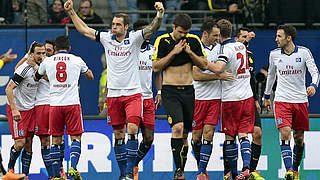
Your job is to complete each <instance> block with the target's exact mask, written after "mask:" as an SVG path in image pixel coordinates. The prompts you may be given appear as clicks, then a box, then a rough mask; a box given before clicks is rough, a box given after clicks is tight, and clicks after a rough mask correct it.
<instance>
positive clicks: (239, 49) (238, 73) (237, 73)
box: [218, 39, 253, 102]
mask: <svg viewBox="0 0 320 180" xmlns="http://www.w3.org/2000/svg"><path fill="white" fill-rule="evenodd" d="M218 58H219V61H223V62H225V63H226V66H225V70H229V71H230V73H232V74H233V75H234V80H232V81H222V98H221V101H222V102H225V101H241V100H245V99H248V98H250V97H252V96H253V93H252V90H251V86H250V72H249V62H248V55H247V49H246V47H245V45H244V44H242V43H240V42H236V41H235V40H234V39H229V40H226V41H224V42H223V43H222V44H221V48H220V52H219V56H218Z"/></svg>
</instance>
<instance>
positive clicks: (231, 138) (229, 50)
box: [208, 19, 254, 180]
mask: <svg viewBox="0 0 320 180" xmlns="http://www.w3.org/2000/svg"><path fill="white" fill-rule="evenodd" d="M218 26H219V28H220V34H221V36H220V37H221V39H220V41H221V49H220V53H219V55H218V61H216V62H215V63H209V64H208V69H209V70H211V71H213V72H215V73H219V72H222V71H223V70H224V69H230V72H231V73H232V74H233V75H234V80H233V81H222V96H221V101H222V106H221V112H222V113H221V125H222V129H221V131H222V132H224V133H225V142H224V147H225V150H226V154H225V155H226V158H227V160H228V163H229V166H230V169H231V174H232V179H235V180H244V179H245V178H249V176H250V171H249V168H250V159H251V145H250V141H249V140H248V133H253V129H254V100H253V97H252V96H253V93H252V90H251V87H250V72H249V64H248V60H247V52H246V51H247V50H246V47H245V45H244V44H242V43H240V42H236V41H235V40H234V39H232V38H231V32H232V24H231V23H230V21H228V20H226V19H221V20H219V21H218ZM236 136H238V139H239V142H240V149H241V156H242V160H243V168H242V172H241V174H240V175H238V172H237V159H238V150H237V146H236V143H235V138H236Z"/></svg>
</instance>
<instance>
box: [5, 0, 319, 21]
mask: <svg viewBox="0 0 320 180" xmlns="http://www.w3.org/2000/svg"><path fill="white" fill-rule="evenodd" d="M155 1H156V0H74V1H73V2H74V6H75V7H76V8H77V9H78V11H77V12H78V15H79V16H80V17H81V18H82V19H83V20H84V21H85V22H86V23H88V24H109V23H110V22H111V17H112V13H113V12H116V11H119V10H120V11H125V10H129V11H137V10H153V4H154V2H155ZM157 1H162V2H163V3H164V4H165V6H166V10H167V11H175V10H207V11H212V15H213V16H214V17H215V18H216V19H219V18H221V17H224V18H228V19H229V20H231V21H232V22H234V23H238V24H244V26H246V24H247V23H263V24H264V25H268V24H269V23H276V24H282V23H305V24H306V26H309V27H310V26H311V25H312V23H315V22H320V12H319V11H317V10H316V9H315V8H316V7H319V6H320V1H319V0H157ZM63 4H64V1H63V0H0V24H24V23H25V21H26V20H27V21H28V24H31V25H32V24H68V23H71V21H70V19H69V17H68V16H67V15H66V13H65V11H64V9H63ZM174 15H175V14H174V13H167V15H166V17H165V20H164V23H165V24H171V23H172V19H173V18H174ZM190 15H191V16H192V17H193V18H194V21H196V22H198V23H201V19H202V17H203V16H202V15H201V13H198V14H190ZM139 16H140V17H139ZM143 16H144V15H143V14H139V13H131V14H130V19H131V22H135V21H136V20H137V19H138V18H143ZM26 17H27V18H26Z"/></svg>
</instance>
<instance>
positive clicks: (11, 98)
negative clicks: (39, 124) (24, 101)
mask: <svg viewBox="0 0 320 180" xmlns="http://www.w3.org/2000/svg"><path fill="white" fill-rule="evenodd" d="M16 87H17V85H16V84H15V83H14V82H13V81H12V80H10V81H9V83H8V85H7V87H6V94H7V99H8V102H9V104H10V108H11V111H12V117H13V119H14V120H15V121H20V120H21V115H20V112H19V110H18V109H17V106H16V104H15V102H14V96H13V89H14V88H16Z"/></svg>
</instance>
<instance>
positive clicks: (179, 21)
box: [173, 14, 192, 30]
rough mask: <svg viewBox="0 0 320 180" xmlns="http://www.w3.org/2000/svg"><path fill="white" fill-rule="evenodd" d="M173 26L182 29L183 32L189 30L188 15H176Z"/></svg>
mask: <svg viewBox="0 0 320 180" xmlns="http://www.w3.org/2000/svg"><path fill="white" fill-rule="evenodd" d="M173 24H174V25H175V26H176V27H177V26H180V27H182V28H183V29H184V30H187V29H191V26H192V19H191V17H190V16H189V15H188V14H177V15H176V17H175V18H174V21H173Z"/></svg>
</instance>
